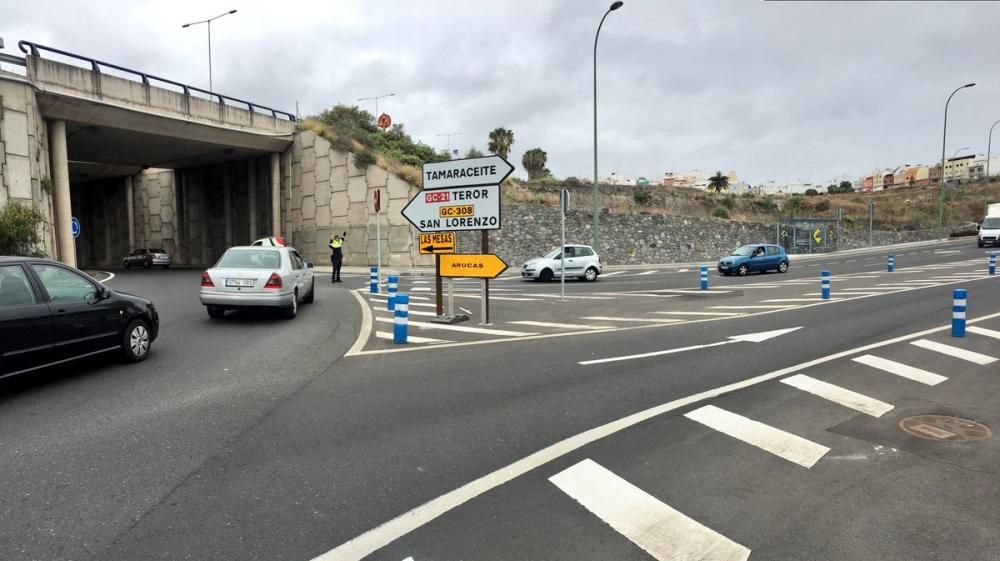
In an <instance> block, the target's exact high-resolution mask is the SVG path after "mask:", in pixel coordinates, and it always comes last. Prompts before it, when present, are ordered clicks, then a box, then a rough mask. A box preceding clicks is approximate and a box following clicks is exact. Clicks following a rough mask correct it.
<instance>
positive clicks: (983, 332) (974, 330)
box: [965, 325, 1000, 339]
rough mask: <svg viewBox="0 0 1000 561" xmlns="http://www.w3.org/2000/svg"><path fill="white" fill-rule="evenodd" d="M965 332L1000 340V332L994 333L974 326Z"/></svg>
mask: <svg viewBox="0 0 1000 561" xmlns="http://www.w3.org/2000/svg"><path fill="white" fill-rule="evenodd" d="M965 330H966V331H968V332H969V333H975V334H976V335H982V336H984V337H992V338H994V339H1000V331H994V330H992V329H986V328H984V327H976V326H974V325H970V326H969V327H966V328H965Z"/></svg>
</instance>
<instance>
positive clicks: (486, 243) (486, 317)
mask: <svg viewBox="0 0 1000 561" xmlns="http://www.w3.org/2000/svg"><path fill="white" fill-rule="evenodd" d="M482 236H483V240H482V242H483V243H482V252H483V255H489V253H490V233H489V232H488V231H486V230H483V234H482ZM504 268H506V266H505V267H504ZM480 284H482V295H481V297H480V298H479V302H480V308H481V310H480V311H479V317H481V318H482V323H481V324H480V325H490V279H483V280H481V281H480Z"/></svg>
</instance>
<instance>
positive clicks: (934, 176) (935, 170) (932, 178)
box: [927, 164, 941, 184]
mask: <svg viewBox="0 0 1000 561" xmlns="http://www.w3.org/2000/svg"><path fill="white" fill-rule="evenodd" d="M927 181H928V182H929V183H931V184H934V183H938V182H939V181H941V164H938V165H936V166H932V167H931V168H930V169H928V170H927Z"/></svg>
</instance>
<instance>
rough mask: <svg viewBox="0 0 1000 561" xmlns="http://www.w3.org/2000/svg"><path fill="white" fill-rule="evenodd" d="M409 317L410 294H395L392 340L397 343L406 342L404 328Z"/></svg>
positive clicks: (402, 343)
mask: <svg viewBox="0 0 1000 561" xmlns="http://www.w3.org/2000/svg"><path fill="white" fill-rule="evenodd" d="M409 317H410V295H409V294H397V295H396V313H395V314H394V318H393V324H392V342H393V343H396V344H397V345H404V344H406V329H407V325H408V324H409V321H410V320H409Z"/></svg>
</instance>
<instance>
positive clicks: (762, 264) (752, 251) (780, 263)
mask: <svg viewBox="0 0 1000 561" xmlns="http://www.w3.org/2000/svg"><path fill="white" fill-rule="evenodd" d="M771 270H774V271H778V272H779V273H784V272H786V271H788V254H786V253H785V248H783V247H781V246H780V245H774V244H768V243H762V244H754V245H744V246H741V247H738V248H736V249H735V250H734V251H733V252H732V253H731V254H730V255H729V256H727V257H723V258H722V259H720V260H719V272H720V273H722V274H723V275H731V274H733V273H735V274H737V275H739V276H741V277H742V276H745V275H747V274H748V273H752V272H754V271H760V272H765V271H771Z"/></svg>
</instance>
